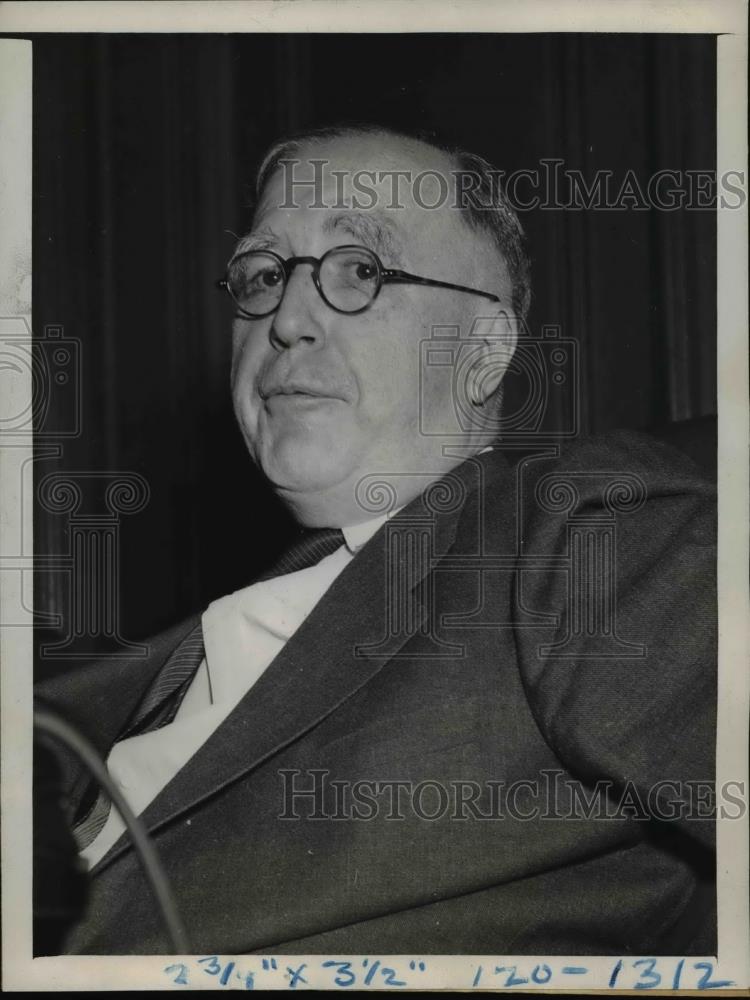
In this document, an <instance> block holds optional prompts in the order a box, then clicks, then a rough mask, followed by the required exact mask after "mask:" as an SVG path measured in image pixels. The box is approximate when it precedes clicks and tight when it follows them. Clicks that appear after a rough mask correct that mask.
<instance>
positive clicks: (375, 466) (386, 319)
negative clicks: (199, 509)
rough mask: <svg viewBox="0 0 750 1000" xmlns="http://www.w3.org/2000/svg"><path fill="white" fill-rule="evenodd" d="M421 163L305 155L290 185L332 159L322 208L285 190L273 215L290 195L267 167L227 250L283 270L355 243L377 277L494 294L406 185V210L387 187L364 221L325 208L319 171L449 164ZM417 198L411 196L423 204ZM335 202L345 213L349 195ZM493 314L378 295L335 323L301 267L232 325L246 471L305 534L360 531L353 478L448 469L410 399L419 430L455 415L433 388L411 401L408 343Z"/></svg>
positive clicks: (392, 144) (480, 268)
mask: <svg viewBox="0 0 750 1000" xmlns="http://www.w3.org/2000/svg"><path fill="white" fill-rule="evenodd" d="M420 152H421V151H420V149H419V147H416V149H405V148H404V144H403V143H401V142H399V141H397V140H395V139H392V138H389V137H383V136H381V137H375V138H373V137H367V138H362V139H359V138H357V139H340V140H335V141H331V142H327V143H325V144H324V145H322V144H316V145H315V146H311V147H306V148H304V149H303V150H302V151H301V152H300V153H299V154H298V156H297V158H298V159H299V160H300V163H299V164H298V165H297V166H296V167H295V169H294V178H295V180H298V179H309V178H312V176H313V166H312V165H311V164H310V162H309V159H308V158H317V159H326V160H328V161H330V163H329V167H328V168H327V169H326V170H325V171H324V175H323V176H324V184H323V202H324V203H325V205H326V207H324V208H319V207H313V202H314V201H315V198H316V193H315V192H314V191H313V190H312V189H310V188H302V187H301V186H298V187H297V188H296V190H295V195H294V202H295V207H282V206H283V205H284V202H285V199H288V193H287V190H286V188H287V187H288V184H287V183H286V182H285V177H284V175H283V172H282V170H281V169H278V170H277V171H276V172H275V173H274V174H273V175H272V176H271V178H270V179H269V181H268V183H267V185H266V187H265V190H264V191H263V194H262V198H261V202H260V204H259V206H258V209H257V212H256V215H255V219H254V222H253V228H252V231H251V233H250V234H248V237H246V238H245V239H244V240H243V241H242V242H241V243H240V245H239V247H238V252H244V251H245V250H247V249H270V250H273V251H275V252H276V253H278V254H280V255H281V256H282V257H284V258H286V257H290V256H312V257H316V258H319V257H321V256H322V255H323V254H324V253H325V252H326V251H327V250H329V249H330V248H332V247H335V246H340V245H342V244H359V245H363V246H366V247H369V248H370V249H371V250H374V251H375V252H376V253H377V254H378V255H379V256H380V258H381V260H382V262H383V265H384V266H385V267H397V268H401V269H403V270H406V271H409V272H411V273H413V274H417V275H421V276H424V277H429V278H435V279H438V280H443V281H448V282H453V283H458V284H464V285H468V286H470V287H475V288H481V289H483V290H486V291H493V292H497V291H498V290H499V289H498V285H499V284H501V283H502V282H501V281H500V280H499V276H498V270H497V261H496V258H494V255H492V254H489V255H488V252H487V246H486V244H485V243H483V242H482V241H481V240H479V239H473V237H472V233H471V232H470V231H469V230H468V228H467V227H466V226H465V224H464V223H463V222H462V220H461V219H460V218H459V215H458V212H457V211H456V210H455V209H454V210H451V209H450V208H449V207H443V208H440V209H436V210H432V211H430V210H426V209H424V208H421V207H419V206H418V205H417V204H415V203H414V201H413V200H412V198H411V195H410V194H408V193H407V191H408V185H404V187H403V188H402V191H403V196H402V198H401V202H402V204H403V205H404V206H405V207H403V208H398V207H394V206H393V202H392V182H384V184H383V186H382V188H378V192H379V198H378V204H377V205H376V206H375V207H374V208H372V209H364V208H362V209H359V210H352V209H351V208H341V207H337V205H341V203H342V199H341V197H340V194H339V197H338V199H337V191H336V189H335V187H334V184H335V183H336V182H335V180H334V177H333V175H332V174H331V170H339V171H345V172H346V176H347V177H351V175H352V174H353V173H354V172H355V171H358V170H363V169H367V170H404V169H409V170H412V171H415V172H417V171H419V170H424V169H435V168H437V169H442V170H443V171H446V172H447V171H448V170H449V169H450V164H449V163H448V162H447V161H446V162H445V163H443V162H438V163H437V164H436V162H435V156H439V154H434V155H433V156H432V157H431V158H430V159H427V158H426V159H425V160H424V161H423V162H421V161H420V159H419V155H420ZM422 155H423V156H426V154H424V153H423V154H422ZM338 183H340V181H339V182H338ZM347 183H348V182H347ZM317 197H318V199H320V192H318V194H317ZM427 197H428V196H427V195H426V194H423V200H427ZM345 201H346V204H347V205H349V204H350V200H349V198H348V197H347V198H346V199H345ZM287 204H288V201H287ZM389 205H390V206H391V207H390V208H389V207H388V206H389ZM488 257H491V258H492V259H491V260H489V259H488ZM491 306H492V303H489V302H487V300H485V299H482V298H480V297H477V296H474V295H468V294H463V293H460V292H452V291H450V290H444V289H437V288H429V287H421V286H418V285H402V284H385V285H384V286H383V287H382V289H381V291H380V294H379V295H378V296H377V298H376V299H375V300H374V301H373V303H372V305H371V306H370V308H369V309H368V310H366V311H365V312H362V313H359V314H357V315H346V314H341V313H338V312H336V311H335V310H333V309H332V308H330V306H328V305H327V304H326V303H325V302H324V301H323V299H322V298H321V296H320V295H319V293H318V291H317V290H316V288H315V286H314V284H313V281H312V278H311V266H310V265H308V264H301V265H298V266H297V267H296V268H295V269H294V271H293V273H292V276H291V279H290V280H289V283H288V285H287V287H286V290H285V293H284V297H283V299H282V301H281V304H280V306H279V308H278V310H277V311H276V312H275V313H274V314H272V315H271V316H268V317H265V318H263V319H257V320H253V319H247V318H244V317H242V316H241V315H238V316H236V317H235V319H234V323H233V361H232V394H233V400H234V407H235V412H236V415H237V419H238V421H239V424H240V427H241V430H242V433H243V435H244V438H245V441H246V443H247V446H248V449H249V451H250V454H251V456H252V457H253V459H254V461H255V462H256V463H257V464H258V465H259V466H260V468H261V469H262V470H263V472H264V474H265V475H266V476H267V478H268V479H269V480H270V482H271V484H272V485H273V487H274V489H275V490H276V492H277V493H278V494H279V495H280V496H281V497H282V499H284V500H285V501H286V502H287V503H288V504H289V505H290V506H291V507H292V509H293V510H294V511H295V513H296V514H297V516H298V517H299V519H300V520H301V521H302V522H303V523H308V524H329V523H338V524H347V523H356V522H357V521H361V520H364V519H365V518H366V517H367V512H366V511H363V510H361V509H358V508H357V505H356V502H355V500H354V497H355V491H356V487H357V484H358V482H359V481H360V480H361V479H362V478H363V477H365V476H368V475H373V474H380V475H383V476H384V478H387V476H388V474H389V473H391V474H397V473H399V472H421V473H434V474H435V475H436V476H437V475H440V474H441V472H442V471H443V470H444V469H445V468H447V467H450V465H452V464H455V458H454V459H449V460H447V459H446V458H445V457H444V456H443V455H442V453H441V451H440V448H439V446H438V445H439V442H436V441H435V439H434V438H432V437H427V436H425V435H423V434H422V433H421V432H420V395H421V405H422V407H423V408H424V409H426V410H427V411H428V412H426V413H424V414H423V418H424V420H425V421H427V422H428V424H429V425H430V426H436V425H438V426H439V425H440V424H439V421H441V420H442V421H443V424H444V423H445V420H448V421H450V419H451V414H452V412H453V401H452V397H451V394H450V393H449V392H446V391H445V385H444V382H436V384H435V388H434V389H433V390H431V389H430V386H429V385H426V386H423V388H422V392H421V394H420V357H421V352H420V345H421V343H422V342H423V341H425V340H426V339H427V338H429V337H430V336H431V331H432V328H433V327H434V326H435V325H442V326H445V325H458V326H460V327H461V328H462V329H463V330H468V329H469V328H470V326H471V324H472V322H473V319H474V317H475V316H478V315H479V316H481V315H486V314H487V309H488V308H490V307H491ZM483 308H484V312H483V311H482V310H483ZM421 488H422V486H419V487H418V488H417V489H416V490H415V493H416V492H419V491H420V489H421ZM403 499H407V498H403ZM329 518H331V519H329Z"/></svg>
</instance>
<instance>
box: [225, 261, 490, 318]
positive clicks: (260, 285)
mask: <svg viewBox="0 0 750 1000" xmlns="http://www.w3.org/2000/svg"><path fill="white" fill-rule="evenodd" d="M299 264H309V265H311V267H312V280H313V284H314V285H315V287H316V288H317V290H318V293H319V294H320V297H321V298H322V299H323V301H324V302H325V303H326V305H328V306H330V307H331V309H334V310H335V311H336V312H339V313H349V314H352V315H353V314H355V313H361V312H364V311H365V309H369V307H370V306H371V305H372V303H373V302H374V301H375V299H376V298H377V297H378V294H379V292H380V289H381V288H382V287H383V285H385V284H388V283H391V282H400V283H402V284H412V285H429V286H431V287H433V288H450V289H452V290H453V291H456V292H469V293H470V294H472V295H481V296H483V297H484V298H486V299H490V300H491V301H492V302H499V301H500V299H499V298H498V296H497V295H492V294H491V293H490V292H480V291H479V290H478V289H476V288H467V287H466V286H465V285H454V284H451V283H450V282H448V281H435V280H433V279H432V278H420V277H419V276H418V275H416V274H409V273H407V272H406V271H397V270H394V269H393V268H389V267H384V266H383V262H382V261H381V260H380V258H379V257H378V255H377V254H376V253H375V252H374V251H372V250H369V249H368V248H367V247H361V246H354V245H352V246H348V245H347V246H340V247H332V249H330V250H328V251H326V253H324V254H323V256H322V257H287V258H286V259H284V258H283V257H280V256H279V254H277V253H274V252H273V251H272V250H249V251H247V252H246V253H241V254H238V255H237V256H236V257H235V258H234V259H233V260H232V261H230V263H229V267H228V269H227V273H226V276H225V277H224V278H222V279H221V280H220V281H218V282H217V287H219V288H223V289H226V291H227V292H229V294H230V296H231V297H232V299H233V301H234V303H235V305H236V306H237V308H238V310H239V312H240V313H241V315H243V316H247V317H248V318H249V319H263V318H264V317H265V316H270V315H271V313H273V312H275V311H276V310H277V309H278V308H279V306H280V305H281V300H282V298H283V296H284V290H285V289H286V286H287V283H288V281H289V278H290V277H291V274H292V271H293V270H294V268H295V267H297V266H298V265H299Z"/></svg>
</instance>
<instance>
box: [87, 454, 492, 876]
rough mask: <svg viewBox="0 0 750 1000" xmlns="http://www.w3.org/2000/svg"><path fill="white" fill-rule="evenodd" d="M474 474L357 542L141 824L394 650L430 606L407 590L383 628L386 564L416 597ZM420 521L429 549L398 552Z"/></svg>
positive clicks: (186, 798)
mask: <svg viewBox="0 0 750 1000" xmlns="http://www.w3.org/2000/svg"><path fill="white" fill-rule="evenodd" d="M467 467H468V468H467ZM472 467H473V468H472ZM477 470H479V472H478V471H477ZM481 472H482V470H481V468H480V465H479V463H475V462H471V463H470V462H467V463H464V465H462V466H461V467H459V469H458V470H454V473H452V474H451V475H454V476H455V475H456V474H457V473H459V474H460V475H459V479H460V481H461V484H462V487H463V492H462V493H461V496H460V499H459V500H458V501H457V502H456V503H455V504H454V505H453V506H451V507H449V509H448V510H447V512H446V513H436V512H435V505H433V506H431V505H430V503H429V496H428V498H427V499H428V502H427V503H425V500H424V497H419V498H417V500H415V501H414V502H412V503H411V504H410V505H409V506H408V507H407V508H405V509H404V510H403V511H401V513H400V514H399V515H398V516H397V517H396V518H394V519H393V520H392V521H391V522H389V523H387V524H386V525H385V526H384V527H383V528H381V529H380V530H379V531H378V532H377V533H376V535H375V536H374V537H373V538H372V539H371V540H370V541H369V542H368V543H367V544H366V545H365V546H364V548H363V549H362V550H361V551H360V552H359V553H358V554H357V556H356V558H355V559H353V560H352V562H351V563H349V565H348V566H347V567H346V569H345V570H344V571H343V572H342V573H341V574H340V576H338V577H337V578H336V580H335V581H334V582H333V584H332V585H331V587H330V588H329V590H328V591H327V592H326V593H325V595H324V596H323V597H322V598H321V600H320V602H319V603H318V605H316V607H315V609H314V611H313V612H312V613H311V614H310V616H309V617H308V618H307V619H306V620H305V621H304V622H303V624H302V625H301V626H300V628H299V629H298V630H297V631H296V632H295V634H294V635H293V636H292V638H291V639H290V640H289V641H288V642H287V643H286V645H285V646H284V648H283V649H282V651H281V652H280V653H279V654H278V656H277V657H276V658H275V659H274V660H273V662H272V663H271V664H270V666H269V667H268V668H267V669H266V670H265V671H264V673H263V674H262V675H261V676H260V678H259V679H258V680H257V682H256V683H255V684H254V685H253V687H252V688H251V689H250V691H249V692H248V693H247V694H246V695H245V696H244V698H242V700H241V701H240V702H239V704H238V705H237V706H236V708H235V709H234V710H233V711H232V712H231V713H230V714H229V715H228V716H227V718H226V719H225V720H224V721H223V722H222V723H221V725H220V726H219V727H218V728H217V729H216V731H215V732H214V733H213V734H212V735H211V736H210V737H209V739H208V740H207V741H206V742H205V743H204V744H203V746H202V747H201V748H200V750H198V752H197V753H196V754H195V755H194V756H193V757H192V758H191V760H190V761H188V763H187V764H186V765H185V767H184V768H182V770H181V771H179V773H178V774H177V775H176V776H175V777H174V778H173V779H172V781H171V782H170V783H169V784H168V785H167V786H166V787H165V788H164V789H163V791H162V792H161V793H160V794H159V795H158V796H157V797H156V798H155V799H154V801H153V802H152V803H151V805H150V806H148V807H147V808H146V810H145V811H144V813H143V815H142V819H143V822H144V823H145V825H146V828H147V829H148V830H149V832H153V831H155V830H158V829H159V828H161V827H162V826H164V825H165V824H166V823H169V822H171V821H172V820H174V819H176V818H177V817H179V816H180V815H181V814H182V813H184V812H185V811H186V810H188V809H192V808H194V807H195V806H197V805H198V804H199V803H200V802H202V801H203V800H204V799H206V798H207V797H209V796H211V795H214V794H216V793H217V792H219V791H220V790H221V789H222V788H224V787H225V786H227V785H229V784H231V783H233V782H235V781H237V780H238V779H239V778H241V777H242V776H243V775H245V774H247V773H248V772H249V771H251V770H253V769H254V768H256V767H257V766H258V765H259V764H261V763H262V762H263V761H265V760H266V759H268V758H269V757H270V756H272V755H273V754H275V753H277V752H278V751H280V750H281V749H283V748H284V747H285V746H287V745H288V744H290V743H291V742H293V741H294V740H296V739H298V738H299V737H300V736H302V735H303V734H304V733H305V732H307V731H309V730H310V729H312V728H313V727H314V726H316V725H317V724H318V723H319V722H320V721H321V720H322V719H324V718H325V717H326V716H327V715H329V714H330V713H331V712H333V711H334V710H335V709H337V708H338V707H339V706H340V705H341V704H343V703H344V702H345V701H346V700H347V699H348V698H350V697H351V696H352V695H353V694H354V693H355V692H357V691H358V690H359V689H360V688H361V687H362V686H363V685H364V684H366V683H368V681H369V680H370V679H371V678H372V677H374V676H375V674H377V673H378V671H379V670H381V669H382V667H383V666H384V665H385V664H386V663H388V662H389V660H391V659H392V658H393V657H394V656H396V655H397V654H398V653H399V651H400V649H401V648H402V646H403V645H404V643H405V642H406V641H407V640H408V639H410V638H411V637H412V636H413V635H414V634H415V632H416V631H417V630H418V628H419V626H420V625H421V624H422V622H423V621H424V619H425V617H426V616H427V614H428V612H429V609H428V608H427V607H425V606H423V604H422V603H421V602H420V600H419V598H418V597H417V596H413V597H412V602H413V603H412V609H411V610H412V617H411V628H410V629H409V630H408V631H407V630H401V631H396V632H394V631H393V630H392V629H390V626H389V617H388V601H389V599H390V595H391V588H392V585H393V572H394V563H396V564H397V568H398V569H399V570H400V571H401V574H402V578H403V583H404V586H405V587H406V589H407V590H408V591H409V593H410V594H412V595H414V594H415V591H416V590H417V589H418V584H419V583H420V582H421V581H422V580H423V579H424V577H425V575H426V574H427V573H428V572H429V570H430V569H431V568H434V565H435V564H436V562H437V561H439V559H440V556H441V555H444V554H445V553H447V551H448V550H449V549H450V547H451V545H452V543H453V539H454V537H455V532H456V527H457V524H458V520H459V517H460V515H461V512H462V510H463V508H464V506H465V504H466V501H467V497H469V496H470V494H471V493H472V492H473V490H472V482H473V483H476V479H477V475H478V474H481ZM472 502H473V503H476V500H473V501H472ZM428 520H431V521H432V523H433V525H434V530H433V532H432V545H431V550H430V551H426V550H425V549H424V548H423V549H422V550H421V551H422V557H421V558H416V559H415V558H414V557H413V552H414V549H413V546H412V547H411V548H410V547H409V545H408V544H406V545H404V546H403V547H402V548H401V549H400V550H399V548H398V546H397V545H395V543H394V539H395V540H398V539H400V540H401V541H403V540H404V539H407V540H408V537H409V534H410V532H413V529H414V526H415V525H417V524H420V525H422V524H424V523H427V521H428ZM409 553H411V555H409ZM130 846H131V845H130V838H129V835H128V834H123V836H122V837H121V838H120V839H119V840H118V841H117V843H115V844H114V845H113V847H112V848H111V849H110V851H109V852H108V853H107V854H106V855H104V857H103V858H102V859H101V860H100V862H99V863H98V865H96V866H95V868H94V869H93V871H94V873H98V872H99V871H100V870H102V869H104V868H106V867H108V866H109V865H110V864H111V863H112V862H113V861H115V860H116V859H117V858H118V857H119V856H120V855H122V854H123V852H124V851H126V850H127V849H128V848H129V847H130Z"/></svg>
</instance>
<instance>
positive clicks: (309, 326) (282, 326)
mask: <svg viewBox="0 0 750 1000" xmlns="http://www.w3.org/2000/svg"><path fill="white" fill-rule="evenodd" d="M321 307H322V308H321ZM324 309H325V303H324V302H323V300H322V299H321V297H320V295H319V294H318V290H317V288H316V287H315V285H314V283H313V279H312V266H311V265H310V264H307V263H299V264H297V265H296V266H295V267H294V268H293V270H292V273H291V274H290V276H289V280H288V281H287V283H286V287H285V288H284V294H283V296H282V299H281V304H280V306H279V308H278V309H277V310H276V312H275V313H274V314H273V317H272V324H271V330H270V338H271V343H272V344H273V346H274V347H275V348H276V349H277V350H283V349H285V348H286V349H289V348H290V347H293V346H294V345H295V344H298V343H306V344H308V346H311V347H312V346H314V345H315V344H317V343H318V342H320V341H321V340H322V339H323V337H324V335H325V328H324V325H323V311H324Z"/></svg>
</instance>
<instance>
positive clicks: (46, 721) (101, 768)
mask: <svg viewBox="0 0 750 1000" xmlns="http://www.w3.org/2000/svg"><path fill="white" fill-rule="evenodd" d="M34 728H35V729H38V730H41V732H43V733H45V734H46V735H47V736H51V737H52V738H53V740H58V741H59V742H60V743H62V744H63V745H64V746H66V747H67V748H68V749H69V750H71V751H72V752H73V753H74V754H75V755H76V757H77V758H78V759H79V760H80V761H81V763H82V764H83V765H84V767H85V768H86V769H87V770H88V771H89V773H90V774H91V775H92V777H93V778H94V780H95V781H97V782H98V783H99V785H101V786H102V788H103V789H104V791H105V792H106V793H107V795H109V797H110V799H111V800H112V804H113V805H114V807H115V808H116V809H117V811H118V812H119V813H120V815H121V816H122V819H123V822H124V823H125V826H126V827H127V829H128V832H129V833H130V836H131V837H132V839H133V847H134V848H135V850H136V852H137V853H138V857H139V859H140V862H141V865H142V867H143V871H144V873H145V875H146V878H147V879H148V881H149V883H150V885H151V888H152V890H153V893H154V896H155V897H156V902H157V904H158V906H159V910H160V912H161V915H162V918H163V920H164V923H165V925H166V928H167V933H168V934H169V937H170V940H171V943H172V945H173V947H174V954H176V955H189V954H190V946H189V944H188V939H187V934H186V932H185V928H184V926H183V923H182V920H181V918H180V915H179V913H178V911H177V906H176V904H175V901H174V898H173V896H172V891H171V889H170V887H169V883H168V881H167V878H166V875H165V874H164V870H163V868H162V866H161V862H160V861H159V858H158V855H157V853H156V849H155V847H154V845H153V844H152V843H151V840H150V839H149V836H148V834H147V833H146V828H145V826H144V825H143V823H142V822H141V821H140V819H138V817H137V816H136V815H135V813H134V812H133V810H132V809H131V808H130V806H129V805H128V803H127V801H126V799H125V797H124V795H123V794H122V792H121V791H120V789H119V788H118V787H117V785H116V784H115V783H114V781H113V780H112V778H111V777H110V774H109V771H108V770H107V766H106V764H105V763H104V761H103V760H102V759H101V757H100V756H99V754H98V753H97V752H96V750H95V749H94V748H93V747H92V746H91V744H90V743H89V742H88V740H86V739H85V738H84V737H83V736H82V735H81V734H80V733H79V732H78V731H77V730H76V729H74V728H73V726H71V725H70V723H68V722H66V721H65V720H64V719H61V718H60V716H58V715H55V714H54V713H53V712H50V711H49V710H48V709H35V710H34Z"/></svg>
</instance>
